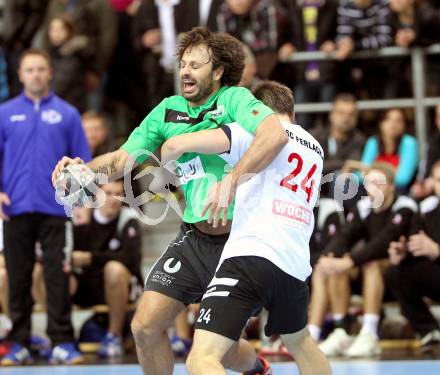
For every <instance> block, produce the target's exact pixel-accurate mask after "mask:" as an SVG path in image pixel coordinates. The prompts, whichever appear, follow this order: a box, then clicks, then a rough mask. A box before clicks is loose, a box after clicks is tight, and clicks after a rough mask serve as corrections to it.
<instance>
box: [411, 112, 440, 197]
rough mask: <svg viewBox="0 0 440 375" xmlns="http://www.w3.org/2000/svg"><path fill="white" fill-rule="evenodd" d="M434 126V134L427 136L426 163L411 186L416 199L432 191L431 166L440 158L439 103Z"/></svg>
mask: <svg viewBox="0 0 440 375" xmlns="http://www.w3.org/2000/svg"><path fill="white" fill-rule="evenodd" d="M435 126H436V129H435V130H434V134H432V135H431V136H430V137H429V138H430V141H429V145H428V155H427V158H426V165H424V166H422V168H421V171H420V172H421V173H419V175H420V176H421V177H420V178H419V179H418V180H417V181H416V182H415V183H414V184H413V186H412V187H411V195H412V196H414V197H415V198H418V199H421V198H426V197H427V196H428V195H430V194H431V193H432V188H433V181H432V178H431V177H430V176H431V174H432V166H433V165H434V163H436V162H437V161H438V160H440V104H439V105H437V107H435Z"/></svg>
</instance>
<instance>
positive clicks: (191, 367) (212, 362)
mask: <svg viewBox="0 0 440 375" xmlns="http://www.w3.org/2000/svg"><path fill="white" fill-rule="evenodd" d="M219 363H220V361H219V360H218V359H217V358H216V357H215V356H213V355H209V354H206V353H200V352H197V351H193V350H192V351H191V352H190V353H189V355H188V357H187V358H186V368H187V370H188V372H189V373H190V374H193V373H196V372H197V373H200V371H197V370H199V369H202V368H216V367H217V365H218V364H219Z"/></svg>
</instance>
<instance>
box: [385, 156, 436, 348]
mask: <svg viewBox="0 0 440 375" xmlns="http://www.w3.org/2000/svg"><path fill="white" fill-rule="evenodd" d="M431 176H432V180H433V185H434V196H431V197H429V198H427V199H425V200H424V201H423V202H421V203H420V212H419V214H418V215H417V216H416V217H415V220H414V221H413V223H412V225H411V230H410V231H409V234H410V236H409V237H408V239H407V238H406V237H405V235H406V234H404V235H403V236H401V237H400V240H399V241H397V240H396V241H394V242H391V244H390V246H389V250H388V252H389V255H390V262H391V264H392V265H393V266H392V267H390V268H389V269H388V272H387V274H386V281H387V285H389V286H390V288H391V290H392V292H393V293H394V295H395V297H396V298H397V300H398V302H399V304H400V308H401V311H402V313H403V315H404V316H405V317H406V318H407V319H408V320H409V322H410V323H411V325H412V327H413V328H414V330H415V331H416V333H417V334H418V335H419V336H420V337H421V344H422V350H423V351H425V350H427V349H429V348H432V345H434V344H436V345H438V344H440V327H439V323H438V321H437V319H436V318H435V317H434V316H433V315H432V313H431V312H430V310H429V306H428V305H427V304H426V301H424V299H423V298H424V297H429V298H432V299H433V300H435V301H440V231H439V230H438V223H439V221H438V220H440V204H439V203H440V161H437V162H436V163H435V164H434V166H433V169H432V172H431Z"/></svg>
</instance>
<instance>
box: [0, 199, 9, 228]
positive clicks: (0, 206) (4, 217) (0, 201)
mask: <svg viewBox="0 0 440 375" xmlns="http://www.w3.org/2000/svg"><path fill="white" fill-rule="evenodd" d="M3 205H6V206H10V205H11V200H10V199H9V196H8V194H6V193H0V219H2V220H6V221H8V220H9V216H8V215H6V214H5V212H4V211H3Z"/></svg>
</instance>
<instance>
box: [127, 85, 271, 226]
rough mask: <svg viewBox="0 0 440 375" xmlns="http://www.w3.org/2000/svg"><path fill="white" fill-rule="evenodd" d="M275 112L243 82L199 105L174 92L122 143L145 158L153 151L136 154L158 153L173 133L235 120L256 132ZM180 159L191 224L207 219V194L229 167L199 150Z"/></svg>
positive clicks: (179, 175) (181, 178)
mask: <svg viewBox="0 0 440 375" xmlns="http://www.w3.org/2000/svg"><path fill="white" fill-rule="evenodd" d="M272 113H273V111H272V110H271V109H270V108H269V107H267V106H265V105H264V104H263V103H262V102H260V101H259V100H257V99H256V98H255V97H254V96H253V95H252V94H251V92H250V91H249V90H248V89H246V88H243V87H235V86H233V87H228V86H224V87H222V88H221V89H220V90H219V91H217V92H216V93H215V94H213V95H212V96H211V97H210V98H209V100H208V101H207V102H206V103H205V104H203V105H201V106H198V107H191V106H190V105H189V104H188V101H187V100H186V99H185V98H184V97H182V96H178V95H176V96H171V97H168V98H165V99H164V100H163V101H162V102H161V103H160V104H159V105H158V106H156V108H154V109H153V110H152V111H151V112H150V114H149V115H148V116H147V117H146V118H145V119H144V120H143V121H142V122H141V124H140V125H139V126H138V127H137V128H136V129H134V130H133V132H132V133H131V134H130V137H129V138H128V140H127V141H126V142H125V143H124V144H123V145H122V146H121V148H122V149H123V150H125V151H127V152H128V153H129V154H130V155H133V156H135V157H136V158H137V161H138V162H143V161H145V159H146V158H147V157H148V156H147V155H141V156H139V157H137V155H136V154H139V153H142V152H145V151H148V152H151V153H153V152H155V151H156V150H157V149H158V148H159V147H160V146H161V145H162V143H163V142H164V141H165V140H167V139H168V138H171V137H173V136H176V135H179V134H183V133H191V132H196V131H199V130H204V129H213V128H216V127H219V126H221V125H223V124H227V123H231V122H238V123H239V124H240V125H241V126H242V127H243V128H244V129H245V130H247V131H248V132H250V133H255V130H256V128H257V126H258V124H259V123H260V122H261V121H263V120H264V119H265V118H266V117H267V116H268V115H270V114H272ZM178 162H179V167H178V168H177V171H176V172H177V175H178V177H179V178H180V183H181V185H180V187H181V188H182V190H183V193H184V196H185V200H186V208H185V212H184V216H183V220H184V221H185V222H187V223H195V222H199V221H203V220H206V219H207V215H206V216H205V217H202V216H201V212H202V206H203V203H204V202H205V198H206V194H207V192H208V190H209V188H210V187H211V185H213V184H214V183H215V182H217V181H220V180H222V178H223V175H224V174H225V173H226V172H227V170H228V166H227V164H226V162H225V161H224V160H223V159H222V158H220V157H219V156H217V155H201V154H196V153H187V154H184V155H183V156H182V157H181V158H180V159H179V160H178ZM232 211H233V207H232V206H231V207H230V209H229V211H228V218H229V219H232Z"/></svg>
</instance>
